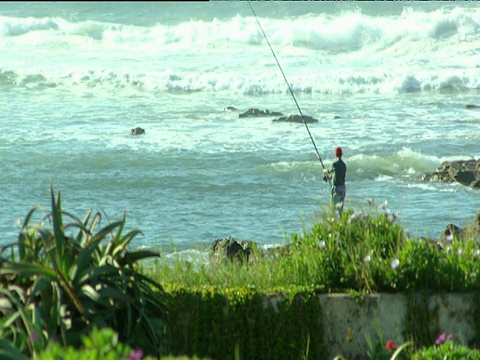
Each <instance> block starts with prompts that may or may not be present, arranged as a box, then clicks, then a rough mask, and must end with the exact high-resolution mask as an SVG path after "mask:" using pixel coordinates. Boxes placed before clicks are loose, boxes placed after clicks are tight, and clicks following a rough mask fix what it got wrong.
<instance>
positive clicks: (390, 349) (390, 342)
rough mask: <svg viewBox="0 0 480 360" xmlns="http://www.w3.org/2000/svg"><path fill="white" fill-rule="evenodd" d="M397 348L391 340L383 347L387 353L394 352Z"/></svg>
mask: <svg viewBox="0 0 480 360" xmlns="http://www.w3.org/2000/svg"><path fill="white" fill-rule="evenodd" d="M396 348H397V344H395V341H393V340H388V341H387V344H386V345H385V349H387V350H388V351H394V350H395V349H396Z"/></svg>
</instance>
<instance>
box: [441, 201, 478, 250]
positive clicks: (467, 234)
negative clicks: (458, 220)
mask: <svg viewBox="0 0 480 360" xmlns="http://www.w3.org/2000/svg"><path fill="white" fill-rule="evenodd" d="M454 238H455V239H458V240H460V241H464V240H468V239H477V240H478V239H479V238H480V210H479V211H477V213H476V214H475V217H474V218H473V221H472V224H471V225H470V226H465V227H464V228H461V227H458V226H457V225H455V224H448V225H447V226H446V227H445V229H444V230H443V232H442V233H441V234H440V240H439V241H438V245H439V246H440V247H441V248H445V246H447V245H448V243H450V242H452V241H453V239H454Z"/></svg>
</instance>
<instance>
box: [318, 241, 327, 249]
mask: <svg viewBox="0 0 480 360" xmlns="http://www.w3.org/2000/svg"><path fill="white" fill-rule="evenodd" d="M318 247H319V248H320V249H324V248H325V240H320V241H319V243H318Z"/></svg>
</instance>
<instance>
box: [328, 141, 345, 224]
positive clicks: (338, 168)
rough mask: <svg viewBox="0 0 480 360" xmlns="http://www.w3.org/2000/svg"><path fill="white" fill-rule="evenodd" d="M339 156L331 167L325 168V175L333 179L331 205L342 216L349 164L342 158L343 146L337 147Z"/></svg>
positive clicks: (336, 154)
mask: <svg viewBox="0 0 480 360" xmlns="http://www.w3.org/2000/svg"><path fill="white" fill-rule="evenodd" d="M334 154H335V156H336V158H337V160H336V161H334V162H333V164H332V167H331V168H330V169H323V172H324V174H325V176H327V177H328V179H332V180H333V187H332V200H331V205H332V206H333V207H334V208H335V209H337V210H338V214H339V215H340V217H342V212H343V203H344V202H345V193H346V191H347V189H346V187H345V178H346V175H347V165H345V163H344V162H343V160H342V155H343V153H342V148H339V147H337V148H336V149H335V151H334Z"/></svg>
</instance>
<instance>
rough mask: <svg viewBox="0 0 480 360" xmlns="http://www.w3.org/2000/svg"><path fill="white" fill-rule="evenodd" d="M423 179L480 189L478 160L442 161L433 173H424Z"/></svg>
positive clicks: (479, 165) (479, 163)
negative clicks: (455, 183)
mask: <svg viewBox="0 0 480 360" xmlns="http://www.w3.org/2000/svg"><path fill="white" fill-rule="evenodd" d="M422 180H423V181H431V182H445V183H454V182H457V183H459V184H462V185H465V186H468V187H470V188H472V189H480V160H475V159H471V160H458V161H444V162H443V163H442V164H441V165H440V167H439V168H438V169H437V170H435V171H434V172H433V173H430V174H425V175H424V176H423V177H422Z"/></svg>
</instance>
